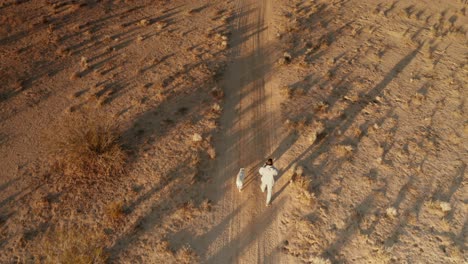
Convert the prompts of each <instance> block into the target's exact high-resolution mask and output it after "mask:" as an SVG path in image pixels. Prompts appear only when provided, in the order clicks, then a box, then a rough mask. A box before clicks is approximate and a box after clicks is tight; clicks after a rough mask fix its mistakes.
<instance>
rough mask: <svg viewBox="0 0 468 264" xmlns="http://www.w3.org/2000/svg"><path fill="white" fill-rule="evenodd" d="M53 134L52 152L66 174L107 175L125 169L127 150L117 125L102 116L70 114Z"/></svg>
mask: <svg viewBox="0 0 468 264" xmlns="http://www.w3.org/2000/svg"><path fill="white" fill-rule="evenodd" d="M60 130H61V132H62V133H61V135H59V137H54V139H56V141H55V142H53V143H52V145H53V147H52V149H53V152H54V155H55V157H56V158H57V159H58V161H59V163H60V164H61V165H62V168H63V169H64V172H65V174H68V173H71V174H72V175H73V176H74V177H98V176H99V177H109V176H118V175H120V174H122V173H123V172H124V166H125V161H126V158H127V155H126V153H125V152H124V150H123V149H122V146H121V143H120V140H119V130H118V127H117V126H116V125H114V124H112V123H110V121H109V120H106V119H105V118H101V119H99V118H94V119H85V118H73V119H72V120H69V122H66V123H65V125H64V127H63V128H60Z"/></svg>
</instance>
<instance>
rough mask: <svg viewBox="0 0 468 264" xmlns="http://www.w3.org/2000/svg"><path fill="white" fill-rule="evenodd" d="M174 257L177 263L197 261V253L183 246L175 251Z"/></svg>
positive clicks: (187, 263)
mask: <svg viewBox="0 0 468 264" xmlns="http://www.w3.org/2000/svg"><path fill="white" fill-rule="evenodd" d="M176 259H177V261H178V263H184V264H189V263H198V256H197V254H196V253H195V252H194V251H193V250H192V249H191V248H190V247H189V246H184V247H182V248H181V249H179V250H178V251H177V252H176Z"/></svg>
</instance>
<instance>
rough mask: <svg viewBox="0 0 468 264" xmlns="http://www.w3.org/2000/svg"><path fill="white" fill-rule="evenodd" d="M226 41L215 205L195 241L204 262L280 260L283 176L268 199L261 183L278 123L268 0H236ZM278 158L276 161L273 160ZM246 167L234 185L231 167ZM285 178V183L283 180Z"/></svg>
mask: <svg viewBox="0 0 468 264" xmlns="http://www.w3.org/2000/svg"><path fill="white" fill-rule="evenodd" d="M237 5H238V6H237V8H236V10H237V14H236V21H235V29H234V31H233V32H232V33H233V34H232V39H231V43H230V45H231V47H232V50H233V54H232V57H233V62H232V63H231V64H230V65H229V67H228V69H227V73H226V77H225V83H224V87H225V92H226V96H225V99H226V103H225V110H224V114H223V117H222V119H221V126H222V129H223V131H222V133H221V136H220V137H221V138H220V139H219V140H218V143H219V145H220V146H219V147H218V153H219V154H220V155H219V159H218V165H217V168H216V169H215V174H214V175H215V180H214V182H213V185H212V187H213V189H212V190H211V191H212V192H213V193H217V195H218V197H217V199H216V200H217V201H218V202H217V204H218V205H219V206H220V209H219V210H218V211H217V212H216V213H215V216H214V217H215V219H214V222H215V224H214V227H213V228H212V229H211V230H209V231H208V232H207V233H206V234H204V235H203V236H202V238H201V239H200V240H199V241H196V243H195V245H194V247H195V248H198V249H199V250H200V252H204V253H205V256H204V260H203V262H204V263H280V262H282V261H281V259H280V254H279V253H278V252H279V251H278V245H279V243H280V241H281V238H280V234H279V233H280V232H279V221H278V217H279V212H280V210H281V208H282V207H283V205H284V203H285V200H286V197H283V196H282V195H281V193H280V192H279V190H281V189H284V187H285V184H284V181H285V179H284V177H283V179H280V181H278V182H277V184H276V185H275V187H274V193H273V204H272V206H271V207H268V208H267V207H266V206H265V202H266V193H262V192H261V191H260V187H259V186H260V178H259V174H258V168H259V166H260V165H261V164H262V163H263V162H264V161H265V159H266V158H267V157H268V156H269V155H271V154H272V153H274V152H278V150H277V149H276V150H275V151H273V150H274V149H275V148H276V145H275V143H274V142H278V138H279V137H280V134H281V133H280V131H279V130H278V127H280V125H279V124H278V122H279V120H280V119H279V114H280V112H279V102H278V101H277V99H276V95H275V94H274V92H273V89H272V87H273V84H272V83H270V78H269V77H270V76H269V74H270V68H271V66H272V64H273V58H274V55H273V54H274V52H273V49H274V48H273V45H270V44H271V41H270V39H271V38H270V36H271V34H270V33H269V31H270V30H271V28H269V27H268V23H269V21H270V19H271V6H270V1H266V0H265V1H256V0H239V1H238V2H237ZM278 164H279V163H277V164H275V165H276V166H278ZM241 167H244V168H245V169H246V172H247V176H246V180H245V183H244V190H243V191H242V192H241V193H239V192H238V190H237V189H236V186H235V175H236V174H237V172H238V170H239V168H241ZM282 186H283V188H281V187H282Z"/></svg>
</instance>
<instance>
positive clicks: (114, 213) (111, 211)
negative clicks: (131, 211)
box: [107, 201, 125, 222]
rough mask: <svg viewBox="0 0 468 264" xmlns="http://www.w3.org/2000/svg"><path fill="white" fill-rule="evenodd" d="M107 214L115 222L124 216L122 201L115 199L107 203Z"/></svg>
mask: <svg viewBox="0 0 468 264" xmlns="http://www.w3.org/2000/svg"><path fill="white" fill-rule="evenodd" d="M107 216H108V218H109V220H110V221H111V222H117V221H119V220H121V219H122V218H123V217H124V216H125V208H124V203H123V202H122V201H116V202H112V203H111V204H109V206H108V207H107Z"/></svg>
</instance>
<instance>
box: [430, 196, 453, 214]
mask: <svg viewBox="0 0 468 264" xmlns="http://www.w3.org/2000/svg"><path fill="white" fill-rule="evenodd" d="M425 205H426V208H427V209H428V210H429V212H430V213H432V214H435V215H438V216H443V215H446V214H447V213H449V212H450V211H451V210H452V206H451V205H450V203H447V202H442V201H432V200H430V201H427V202H425Z"/></svg>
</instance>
